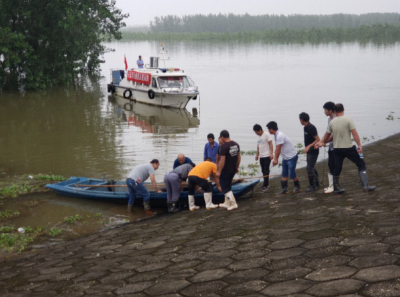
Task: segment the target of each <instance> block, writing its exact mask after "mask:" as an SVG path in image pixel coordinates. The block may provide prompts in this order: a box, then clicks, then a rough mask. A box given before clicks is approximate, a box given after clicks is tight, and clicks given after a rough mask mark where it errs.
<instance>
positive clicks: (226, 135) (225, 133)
mask: <svg viewBox="0 0 400 297" xmlns="http://www.w3.org/2000/svg"><path fill="white" fill-rule="evenodd" d="M219 137H223V138H229V132H228V131H227V130H222V131H221V133H219Z"/></svg>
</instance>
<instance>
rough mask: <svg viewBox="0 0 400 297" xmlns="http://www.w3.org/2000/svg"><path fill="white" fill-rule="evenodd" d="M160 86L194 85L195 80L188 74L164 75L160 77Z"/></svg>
mask: <svg viewBox="0 0 400 297" xmlns="http://www.w3.org/2000/svg"><path fill="white" fill-rule="evenodd" d="M158 84H159V85H160V88H183V89H187V88H189V87H193V86H194V83H193V81H192V80H191V79H190V78H188V77H186V76H162V77H158Z"/></svg>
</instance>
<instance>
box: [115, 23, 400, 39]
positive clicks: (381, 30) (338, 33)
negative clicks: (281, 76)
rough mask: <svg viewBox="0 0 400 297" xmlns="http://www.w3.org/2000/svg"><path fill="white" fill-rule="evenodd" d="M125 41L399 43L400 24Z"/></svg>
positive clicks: (148, 36)
mask: <svg viewBox="0 0 400 297" xmlns="http://www.w3.org/2000/svg"><path fill="white" fill-rule="evenodd" d="M122 38H123V39H124V40H157V41H159V40H177V41H184V40H216V41H230V40H238V41H262V42H270V43H307V42H308V43H324V42H338V43H341V42H350V41H359V42H363V43H364V42H369V41H372V42H375V43H395V42H399V41H400V25H398V26H395V25H388V24H385V25H382V24H375V25H372V26H366V25H362V26H360V27H357V28H309V29H281V30H261V31H249V32H232V33H221V32H201V33H177V32H160V33H155V32H148V33H138V32H123V33H122Z"/></svg>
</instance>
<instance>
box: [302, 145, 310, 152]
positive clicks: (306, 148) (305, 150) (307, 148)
mask: <svg viewBox="0 0 400 297" xmlns="http://www.w3.org/2000/svg"><path fill="white" fill-rule="evenodd" d="M309 149H310V148H309V147H308V146H306V147H305V148H304V150H303V152H304V153H305V154H307V152H308V150H309Z"/></svg>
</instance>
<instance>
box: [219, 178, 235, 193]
mask: <svg viewBox="0 0 400 297" xmlns="http://www.w3.org/2000/svg"><path fill="white" fill-rule="evenodd" d="M234 176H235V173H234V174H224V173H222V174H221V176H220V177H219V185H220V186H221V189H222V193H224V194H226V193H228V192H230V191H232V180H233V177H234Z"/></svg>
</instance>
